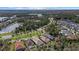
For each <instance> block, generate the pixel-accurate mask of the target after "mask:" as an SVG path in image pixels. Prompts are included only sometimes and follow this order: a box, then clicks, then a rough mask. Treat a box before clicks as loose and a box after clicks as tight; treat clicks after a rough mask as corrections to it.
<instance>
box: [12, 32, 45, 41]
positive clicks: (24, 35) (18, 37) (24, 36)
mask: <svg viewBox="0 0 79 59" xmlns="http://www.w3.org/2000/svg"><path fill="white" fill-rule="evenodd" d="M42 34H43V33H42V32H41V31H32V32H29V33H26V34H18V35H15V36H14V37H12V40H16V39H23V38H31V37H32V36H39V35H42Z"/></svg>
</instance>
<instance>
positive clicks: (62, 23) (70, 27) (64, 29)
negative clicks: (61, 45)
mask: <svg viewBox="0 0 79 59" xmlns="http://www.w3.org/2000/svg"><path fill="white" fill-rule="evenodd" d="M57 24H58V25H59V28H60V32H59V33H60V34H62V35H64V36H67V37H68V38H72V39H73V37H74V39H77V37H75V36H77V35H78V34H79V24H77V23H74V22H72V21H71V20H68V19H64V20H59V21H58V22H57Z"/></svg>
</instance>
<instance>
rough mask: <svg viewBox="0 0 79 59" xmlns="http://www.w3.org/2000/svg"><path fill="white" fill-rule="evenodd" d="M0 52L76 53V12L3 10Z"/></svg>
mask: <svg viewBox="0 0 79 59" xmlns="http://www.w3.org/2000/svg"><path fill="white" fill-rule="evenodd" d="M0 51H79V11H78V10H17V11H16V12H15V10H13V11H12V10H4V12H3V13H2V12H1V13H0Z"/></svg>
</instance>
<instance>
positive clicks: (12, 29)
mask: <svg viewBox="0 0 79 59" xmlns="http://www.w3.org/2000/svg"><path fill="white" fill-rule="evenodd" d="M19 26H20V24H19V23H14V24H11V25H8V26H7V27H6V28H3V29H2V30H0V34H2V33H8V32H12V31H14V30H15V29H16V28H17V27H19Z"/></svg>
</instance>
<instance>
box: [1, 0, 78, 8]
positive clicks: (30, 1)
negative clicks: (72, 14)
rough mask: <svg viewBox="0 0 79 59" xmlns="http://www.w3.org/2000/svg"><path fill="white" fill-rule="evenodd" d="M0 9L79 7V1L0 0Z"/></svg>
mask: <svg viewBox="0 0 79 59" xmlns="http://www.w3.org/2000/svg"><path fill="white" fill-rule="evenodd" d="M0 7H79V0H0Z"/></svg>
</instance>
